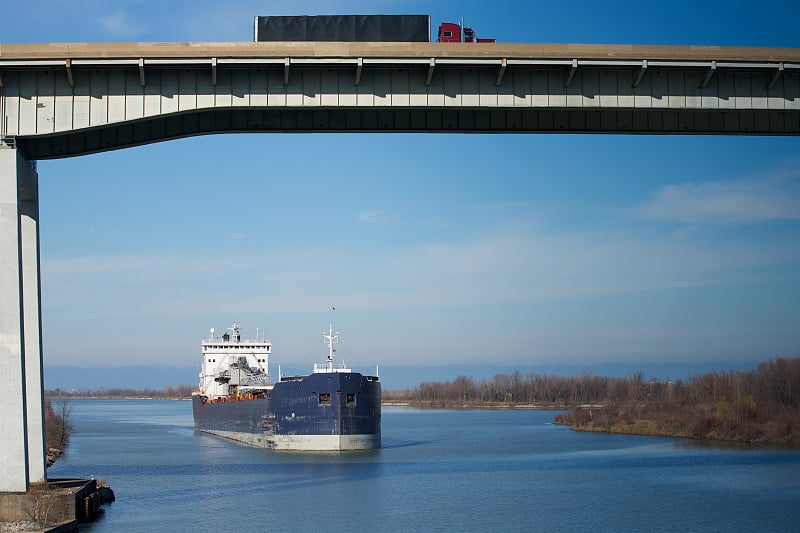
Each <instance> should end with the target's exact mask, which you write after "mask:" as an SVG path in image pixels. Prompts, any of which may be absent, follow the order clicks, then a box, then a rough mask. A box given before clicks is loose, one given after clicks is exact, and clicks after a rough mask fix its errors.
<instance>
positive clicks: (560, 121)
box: [16, 108, 800, 159]
mask: <svg viewBox="0 0 800 533" xmlns="http://www.w3.org/2000/svg"><path fill="white" fill-rule="evenodd" d="M231 132H235V133H259V132H261V133H277V132H281V133H293V132H301V133H308V132H318V133H321V132H382V133H386V132H410V133H631V134H684V135H685V134H725V135H731V134H743V135H798V134H800V113H797V112H787V111H770V110H748V111H737V110H728V111H720V110H697V109H695V110H658V109H641V110H630V109H598V110H588V111H587V110H575V109H510V110H509V109H469V108H460V109H432V108H427V109H380V110H375V109H364V108H351V109H341V108H339V109H303V108H295V109H277V110H276V109H250V108H248V109H241V108H238V109H237V108H233V109H207V110H201V111H190V112H183V113H176V114H173V115H161V116H156V117H152V118H147V119H141V120H137V121H134V122H129V123H121V124H111V125H107V126H103V127H95V128H88V129H83V130H73V131H67V132H62V133H54V134H50V135H43V136H36V137H17V138H16V143H17V147H18V148H19V149H20V150H21V151H22V152H23V153H25V154H26V156H27V157H29V158H30V159H52V158H61V157H70V156H76V155H83V154H90V153H95V152H102V151H106V150H115V149H118V148H126V147H132V146H139V145H144V144H148V143H153V142H159V141H164V140H169V139H178V138H182V137H191V136H195V135H208V134H215V133H231Z"/></svg>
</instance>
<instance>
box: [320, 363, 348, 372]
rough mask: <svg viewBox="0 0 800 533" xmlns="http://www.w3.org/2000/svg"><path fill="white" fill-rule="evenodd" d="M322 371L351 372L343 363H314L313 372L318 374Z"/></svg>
mask: <svg viewBox="0 0 800 533" xmlns="http://www.w3.org/2000/svg"><path fill="white" fill-rule="evenodd" d="M322 372H352V370H350V369H349V368H347V366H345V364H344V363H339V364H335V365H328V363H314V373H315V374H320V373H322Z"/></svg>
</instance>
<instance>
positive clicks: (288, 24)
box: [255, 15, 431, 43]
mask: <svg viewBox="0 0 800 533" xmlns="http://www.w3.org/2000/svg"><path fill="white" fill-rule="evenodd" d="M430 19H431V17H430V15H317V16H297V17H294V16H274V17H273V16H268V17H255V40H256V41H340V42H353V41H373V42H426V43H427V42H430V40H431V29H430V28H431V20H430Z"/></svg>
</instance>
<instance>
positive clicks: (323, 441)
mask: <svg viewBox="0 0 800 533" xmlns="http://www.w3.org/2000/svg"><path fill="white" fill-rule="evenodd" d="M322 335H323V339H324V340H325V343H326V344H327V347H328V354H327V356H326V359H325V362H324V363H315V364H314V367H313V369H312V371H311V373H310V374H308V375H301V376H282V375H281V373H280V369H279V370H278V379H277V380H273V379H272V378H271V377H270V374H269V366H268V365H269V356H270V355H271V352H272V343H271V342H270V341H269V340H267V339H266V338H261V337H260V336H259V334H258V332H257V333H256V339H255V340H244V339H242V337H241V332H240V329H239V325H238V324H236V323H234V324H233V325H232V326H231V327H230V328H228V329H227V331H226V332H225V333H224V334H223V335H222V336H221V337H218V336H216V335H215V331H214V329H211V331H210V333H209V336H208V338H207V339H203V340H202V342H201V349H202V354H203V362H202V365H201V372H200V384H199V386H198V389H197V391H195V393H194V394H193V395H192V411H193V413H194V427H195V429H196V430H198V431H203V432H206V433H211V434H213V435H217V436H220V437H225V438H228V439H232V440H235V441H237V442H241V443H244V444H248V445H250V446H256V447H259V448H268V449H276V450H320V451H322V450H365V449H372V448H380V446H381V384H380V379H379V377H378V369H377V367H376V369H375V375H366V374H361V373H359V372H353V371H352V370H351V369H350V368H347V366H346V365H345V364H344V362H343V361H342V362H336V361H335V358H336V350H335V348H334V345H335V344H336V343H338V341H339V333H338V332H336V333H334V331H333V323H330V324H329V328H328V331H326V332H323V334H322Z"/></svg>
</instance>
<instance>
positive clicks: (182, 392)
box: [45, 385, 197, 400]
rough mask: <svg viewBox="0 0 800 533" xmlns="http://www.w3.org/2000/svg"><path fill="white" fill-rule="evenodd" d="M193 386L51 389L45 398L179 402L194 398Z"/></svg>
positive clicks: (46, 392)
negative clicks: (179, 400)
mask: <svg viewBox="0 0 800 533" xmlns="http://www.w3.org/2000/svg"><path fill="white" fill-rule="evenodd" d="M196 388H197V387H196V386H192V385H177V386H172V385H164V388H162V389H151V388H149V387H145V388H143V389H134V388H125V387H99V388H95V389H89V388H85V389H71V390H65V389H49V390H46V391H45V396H47V397H50V398H152V399H156V400H178V399H186V398H191V397H192V392H193V391H194V390H195V389H196Z"/></svg>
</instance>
